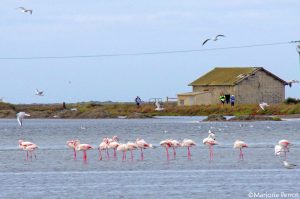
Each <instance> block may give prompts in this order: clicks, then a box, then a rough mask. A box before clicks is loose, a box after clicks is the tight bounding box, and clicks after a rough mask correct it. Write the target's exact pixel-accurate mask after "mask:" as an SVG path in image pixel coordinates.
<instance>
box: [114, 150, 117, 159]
mask: <svg viewBox="0 0 300 199" xmlns="http://www.w3.org/2000/svg"><path fill="white" fill-rule="evenodd" d="M114 158H115V159H116V158H117V152H116V148H114Z"/></svg>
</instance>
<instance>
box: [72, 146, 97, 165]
mask: <svg viewBox="0 0 300 199" xmlns="http://www.w3.org/2000/svg"><path fill="white" fill-rule="evenodd" d="M75 146H76V150H77V151H83V161H84V162H86V159H87V155H86V151H87V150H91V149H93V147H92V146H91V145H89V144H75Z"/></svg>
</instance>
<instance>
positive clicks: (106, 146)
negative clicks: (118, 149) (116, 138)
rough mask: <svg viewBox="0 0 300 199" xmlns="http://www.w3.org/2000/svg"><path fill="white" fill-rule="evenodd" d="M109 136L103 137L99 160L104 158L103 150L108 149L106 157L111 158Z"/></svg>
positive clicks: (99, 149)
mask: <svg viewBox="0 0 300 199" xmlns="http://www.w3.org/2000/svg"><path fill="white" fill-rule="evenodd" d="M108 145H109V142H108V138H103V140H102V142H101V143H100V144H99V147H98V151H99V160H102V151H103V150H106V158H107V159H109V153H108Z"/></svg>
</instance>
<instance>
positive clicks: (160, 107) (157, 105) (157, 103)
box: [155, 101, 164, 111]
mask: <svg viewBox="0 0 300 199" xmlns="http://www.w3.org/2000/svg"><path fill="white" fill-rule="evenodd" d="M155 106H156V108H155V111H163V110H164V108H163V107H162V106H161V103H160V102H159V101H156V102H155Z"/></svg>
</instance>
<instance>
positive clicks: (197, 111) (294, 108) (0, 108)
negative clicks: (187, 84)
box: [0, 102, 300, 119]
mask: <svg viewBox="0 0 300 199" xmlns="http://www.w3.org/2000/svg"><path fill="white" fill-rule="evenodd" d="M163 108H164V110H162V111H155V106H154V105H153V104H152V103H148V104H146V103H145V104H143V105H142V106H140V107H137V106H136V105H135V104H134V103H103V104H102V103H91V102H89V103H78V104H66V105H65V107H63V105H62V104H8V103H0V118H16V113H18V112H20V111H24V112H26V113H29V114H30V115H31V118H40V119H42V118H49V119H50V118H53V119H56V118H61V119H67V118H69V119H97V118H152V117H153V116H208V115H212V114H219V115H226V116H243V115H252V116H253V115H262V116H264V115H265V116H270V115H271V116H277V117H280V118H283V119H285V118H286V119H289V118H300V104H289V105H287V104H276V105H271V106H270V107H268V108H267V109H266V110H265V111H263V110H261V109H260V108H259V107H258V105H255V104H254V105H253V104H249V105H236V106H235V107H233V108H232V107H231V106H230V105H225V106H224V107H223V106H221V105H219V104H217V105H200V106H185V107H184V106H177V104H176V103H169V104H164V105H163Z"/></svg>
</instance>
